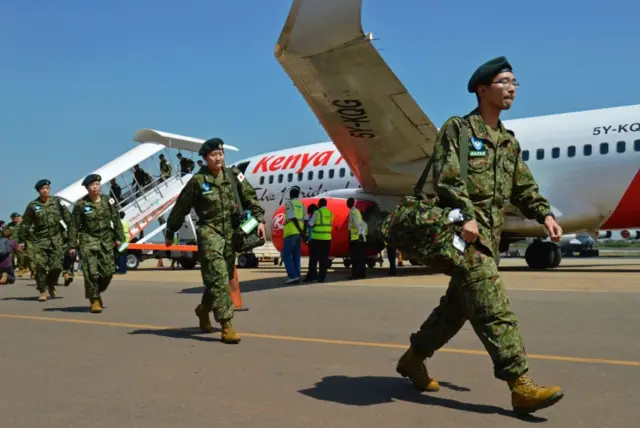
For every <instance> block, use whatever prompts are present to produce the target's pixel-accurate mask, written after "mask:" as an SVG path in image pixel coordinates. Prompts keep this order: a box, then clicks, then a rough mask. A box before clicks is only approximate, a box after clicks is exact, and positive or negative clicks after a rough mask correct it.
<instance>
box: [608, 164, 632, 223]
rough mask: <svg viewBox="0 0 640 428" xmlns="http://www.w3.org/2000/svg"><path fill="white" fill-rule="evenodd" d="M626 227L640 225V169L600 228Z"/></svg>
mask: <svg viewBox="0 0 640 428" xmlns="http://www.w3.org/2000/svg"><path fill="white" fill-rule="evenodd" d="M625 227H640V170H639V171H638V172H637V173H636V176H635V177H633V180H631V184H630V185H629V187H628V188H627V191H626V192H624V195H623V196H622V199H620V202H618V206H617V207H616V209H615V210H614V211H613V213H612V214H611V216H609V218H608V219H607V221H606V222H605V223H604V224H603V225H602V226H601V227H600V228H601V229H605V230H608V229H614V230H615V229H622V228H625Z"/></svg>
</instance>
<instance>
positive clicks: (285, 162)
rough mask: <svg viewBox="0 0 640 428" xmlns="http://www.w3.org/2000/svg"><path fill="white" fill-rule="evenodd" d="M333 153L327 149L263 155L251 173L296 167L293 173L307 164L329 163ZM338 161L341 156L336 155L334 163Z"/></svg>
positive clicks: (321, 164) (323, 164)
mask: <svg viewBox="0 0 640 428" xmlns="http://www.w3.org/2000/svg"><path fill="white" fill-rule="evenodd" d="M333 153H334V150H327V151H324V152H315V153H299V154H296V155H290V156H264V157H263V158H262V159H260V160H259V161H258V163H257V164H256V166H255V167H254V168H253V173H254V174H255V173H257V172H274V171H284V170H287V169H294V168H297V170H296V171H295V173H296V174H299V173H301V172H303V171H304V170H305V169H306V168H307V166H309V165H312V166H314V167H318V166H327V165H329V162H330V161H331V157H332V156H333ZM340 162H342V156H338V160H336V162H335V163H334V165H338V164H339V163H340Z"/></svg>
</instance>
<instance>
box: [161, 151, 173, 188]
mask: <svg viewBox="0 0 640 428" xmlns="http://www.w3.org/2000/svg"><path fill="white" fill-rule="evenodd" d="M158 158H159V159H160V177H161V178H160V181H164V180H168V179H169V178H171V173H172V172H173V167H172V166H171V164H169V162H167V160H166V159H165V158H164V155H163V154H162V153H160V156H158Z"/></svg>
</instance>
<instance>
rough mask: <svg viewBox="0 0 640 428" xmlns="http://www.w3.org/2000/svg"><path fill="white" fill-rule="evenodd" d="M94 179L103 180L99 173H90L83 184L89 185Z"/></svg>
mask: <svg viewBox="0 0 640 428" xmlns="http://www.w3.org/2000/svg"><path fill="white" fill-rule="evenodd" d="M94 181H98V182H100V181H102V177H100V176H99V175H98V174H89V175H87V177H86V178H85V179H84V180H82V185H83V186H84V187H87V186H88V185H90V184H91V183H93V182H94Z"/></svg>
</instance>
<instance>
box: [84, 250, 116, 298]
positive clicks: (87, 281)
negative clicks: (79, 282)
mask: <svg viewBox="0 0 640 428" xmlns="http://www.w3.org/2000/svg"><path fill="white" fill-rule="evenodd" d="M80 258H81V260H82V275H83V277H84V297H85V298H86V299H89V300H92V299H98V298H100V293H104V292H105V291H107V287H109V284H110V283H111V279H112V278H113V274H114V273H115V270H116V263H115V260H114V259H113V249H112V248H107V247H106V246H105V245H101V246H100V247H98V248H95V247H94V248H80Z"/></svg>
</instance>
